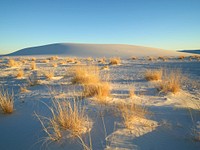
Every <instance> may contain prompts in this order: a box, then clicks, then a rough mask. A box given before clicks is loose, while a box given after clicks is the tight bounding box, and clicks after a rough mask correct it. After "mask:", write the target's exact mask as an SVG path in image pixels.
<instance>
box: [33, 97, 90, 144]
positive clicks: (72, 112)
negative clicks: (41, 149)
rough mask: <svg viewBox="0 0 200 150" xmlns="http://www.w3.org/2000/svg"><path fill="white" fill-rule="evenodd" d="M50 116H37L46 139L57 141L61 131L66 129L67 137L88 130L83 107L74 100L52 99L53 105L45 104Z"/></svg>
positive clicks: (75, 135)
mask: <svg viewBox="0 0 200 150" xmlns="http://www.w3.org/2000/svg"><path fill="white" fill-rule="evenodd" d="M47 107H48V108H49V110H50V111H51V114H52V117H44V116H39V115H37V114H36V116H37V117H38V119H39V121H40V123H41V125H42V127H43V130H44V131H45V132H46V134H47V136H48V137H47V139H48V140H52V141H57V140H60V139H61V138H62V131H67V134H68V136H67V137H78V138H80V136H81V135H82V134H85V133H87V132H89V131H90V127H89V126H90V124H89V120H88V117H87V115H86V113H85V108H84V107H83V106H81V105H79V104H78V102H76V101H75V100H74V101H73V102H71V103H70V102H69V101H66V100H62V101H61V100H57V99H54V100H53V106H52V107H50V106H47Z"/></svg>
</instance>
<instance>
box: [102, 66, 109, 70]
mask: <svg viewBox="0 0 200 150" xmlns="http://www.w3.org/2000/svg"><path fill="white" fill-rule="evenodd" d="M101 69H102V70H109V66H108V65H105V66H102V67H101Z"/></svg>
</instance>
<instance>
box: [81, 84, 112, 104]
mask: <svg viewBox="0 0 200 150" xmlns="http://www.w3.org/2000/svg"><path fill="white" fill-rule="evenodd" d="M110 92H111V86H110V84H109V83H108V82H100V83H93V84H87V85H84V91H83V95H84V96H85V97H95V98H97V100H98V101H99V102H101V103H106V98H107V97H108V96H110Z"/></svg>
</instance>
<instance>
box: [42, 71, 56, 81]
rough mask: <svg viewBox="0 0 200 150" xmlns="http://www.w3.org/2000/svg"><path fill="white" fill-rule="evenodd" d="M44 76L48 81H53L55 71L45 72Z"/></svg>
mask: <svg viewBox="0 0 200 150" xmlns="http://www.w3.org/2000/svg"><path fill="white" fill-rule="evenodd" d="M44 76H45V77H46V78H47V79H48V80H51V79H52V78H53V77H54V71H53V70H48V71H44Z"/></svg>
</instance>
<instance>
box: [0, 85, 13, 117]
mask: <svg viewBox="0 0 200 150" xmlns="http://www.w3.org/2000/svg"><path fill="white" fill-rule="evenodd" d="M0 108H1V110H2V111H3V112H4V113H5V114H10V113H12V112H13V110H14V98H13V92H12V93H11V94H9V92H8V90H4V89H3V88H1V89H0Z"/></svg>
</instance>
